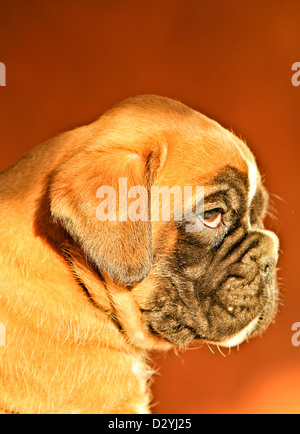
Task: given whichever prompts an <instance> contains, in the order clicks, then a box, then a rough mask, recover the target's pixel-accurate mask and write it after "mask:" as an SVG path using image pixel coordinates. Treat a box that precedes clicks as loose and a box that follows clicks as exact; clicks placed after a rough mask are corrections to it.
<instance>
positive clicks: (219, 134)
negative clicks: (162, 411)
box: [0, 96, 248, 414]
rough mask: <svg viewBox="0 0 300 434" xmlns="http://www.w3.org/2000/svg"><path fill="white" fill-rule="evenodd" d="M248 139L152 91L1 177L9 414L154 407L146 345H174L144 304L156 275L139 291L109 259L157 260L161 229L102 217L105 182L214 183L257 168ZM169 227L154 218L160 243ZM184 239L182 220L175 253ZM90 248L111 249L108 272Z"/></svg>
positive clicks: (105, 252) (2, 394)
mask: <svg viewBox="0 0 300 434" xmlns="http://www.w3.org/2000/svg"><path fill="white" fill-rule="evenodd" d="M233 143H235V144H236V145H233ZM220 144H221V146H220ZM241 147H242V148H244V145H243V144H242V142H240V140H239V139H238V138H236V137H235V136H233V135H232V134H231V133H229V132H228V131H226V130H224V129H223V128H221V127H220V126H219V125H218V124H216V123H215V122H213V121H210V120H209V119H207V118H206V117H205V116H202V115H200V114H199V113H197V112H195V111H193V110H191V109H188V108H187V107H185V106H183V105H181V104H179V103H177V102H174V101H171V100H168V99H165V98H160V97H153V96H145V97H139V98H136V99H132V100H129V101H127V102H125V103H122V104H120V105H118V106H117V107H116V108H114V109H112V110H111V111H109V112H107V113H106V114H105V115H103V116H102V117H101V118H100V119H99V120H97V121H96V122H94V123H92V124H91V125H89V126H85V127H82V128H78V129H76V130H74V131H71V132H67V133H64V134H62V135H60V136H58V137H57V138H55V139H53V140H51V141H49V142H47V143H46V144H43V145H41V146H40V147H38V148H35V149H33V150H32V151H31V152H30V153H29V154H27V155H26V156H25V157H23V159H21V160H20V161H19V162H17V163H16V164H15V165H14V166H12V167H11V168H9V169H8V170H7V171H5V172H3V173H2V174H1V175H0V221H1V225H0V273H1V274H0V278H1V290H0V322H2V323H3V324H5V325H6V333H7V336H6V346H5V347H0V408H1V411H2V412H3V413H6V412H7V413H14V412H15V413H71V414H72V413H140V412H148V411H149V404H150V394H149V390H148V386H147V382H148V380H149V378H150V376H151V374H152V372H151V369H149V367H148V365H147V360H146V357H147V352H146V351H147V350H149V349H167V348H169V347H170V344H168V343H166V342H164V341H163V340H160V339H159V338H157V337H154V336H150V334H149V332H148V331H147V330H145V329H144V327H143V324H142V322H141V318H140V317H141V313H140V311H139V309H138V307H137V306H138V305H137V301H139V303H142V301H143V299H146V298H147V293H148V292H149V291H150V290H151V286H152V285H153V278H152V275H151V273H150V274H149V270H147V269H145V272H144V273H145V275H144V276H139V275H137V276H136V277H133V279H136V281H137V282H138V280H139V279H140V280H141V283H137V284H134V287H133V289H128V288H127V287H126V285H124V284H122V279H126V278H130V275H129V276H128V274H130V273H128V272H127V271H126V270H125V271H124V273H123V274H122V276H121V277H120V279H119V280H118V279H117V278H116V276H115V274H114V273H115V272H114V271H110V268H109V266H110V264H112V263H114V268H113V269H114V270H115V269H118V267H119V266H121V265H124V267H125V266H126V267H128V269H129V270H130V269H136V268H138V267H140V266H141V264H142V265H144V264H146V263H147V261H150V259H149V257H148V256H149V255H148V251H147V250H146V249H145V246H146V245H147V244H148V243H149V237H150V235H151V234H150V233H149V228H147V227H146V224H145V225H144V226H142V227H141V231H140V232H139V234H138V237H137V234H136V233H135V229H134V225H133V224H132V223H131V222H124V223H113V222H106V223H103V222H102V223H101V222H98V221H97V219H96V218H94V217H95V213H96V207H97V204H98V203H99V200H97V198H96V190H97V188H98V187H100V185H112V186H115V187H117V180H118V179H119V177H126V178H127V179H128V180H129V182H130V184H131V185H145V186H149V185H152V184H153V183H156V184H157V185H168V186H170V187H171V186H172V185H180V186H184V185H204V183H205V182H206V181H207V180H208V179H209V178H210V177H211V176H213V175H214V174H215V172H216V171H217V170H218V169H219V168H222V167H225V165H226V164H230V165H231V166H233V167H236V168H237V169H238V170H240V171H241V172H244V173H247V170H248V166H247V162H246V161H245V159H244V158H242V156H241V152H240V148H241ZM50 212H52V215H53V216H54V218H56V219H57V221H58V223H54V222H53V220H52V218H51V215H50ZM60 218H66V219H71V220H72V228H75V229H74V231H76V234H79V235H78V237H79V238H80V237H81V238H80V239H79V238H78V239H76V240H75V242H74V240H73V238H74V237H72V236H69V235H68V234H67V233H66V231H65V230H64V228H62V226H61V224H60V223H61V221H60ZM87 220H88V221H89V222H92V223H89V224H87ZM100 225H102V226H100ZM159 225H160V224H159V223H154V224H153V227H152V233H153V234H152V236H153V244H154V245H155V244H156V243H159V242H160V241H159V238H158V230H159ZM128 233H130V234H131V244H128ZM115 234H118V236H119V240H120V239H121V240H122V245H123V247H122V246H118V245H116V243H115V242H114V239H115V238H114V237H115ZM71 235H72V233H71ZM175 242H176V233H175V232H174V231H172V229H170V233H168V234H166V247H165V249H166V254H167V251H168V245H170V246H171V245H172V243H175ZM88 243H89V245H88ZM85 248H86V249H92V250H93V252H94V251H96V249H97V248H99V249H102V250H101V255H99V256H101V260H102V261H103V262H101V264H102V265H101V267H102V268H101V267H100V268H101V272H102V275H103V279H100V276H99V274H98V272H97V271H96V270H95V268H94V267H92V266H91V265H90V264H88V263H87V261H86V257H87V250H86V251H85ZM150 266H151V264H150ZM79 281H80V282H81V283H83V284H84V285H85V287H86V288H87V290H88V293H87V292H86V291H85V290H84V289H83V288H82V286H81V285H80V284H79ZM114 319H117V322H116V321H114ZM118 323H119V324H120V325H121V326H122V328H123V330H124V331H125V332H123V333H122V332H121V331H120V329H119V328H118Z"/></svg>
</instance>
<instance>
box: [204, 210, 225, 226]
mask: <svg viewBox="0 0 300 434" xmlns="http://www.w3.org/2000/svg"><path fill="white" fill-rule="evenodd" d="M222 215H223V211H222V210H221V209H219V208H218V209H212V210H210V211H206V212H205V213H204V217H203V219H202V222H203V224H204V225H205V226H207V227H209V228H212V229H216V228H218V227H219V226H220V224H221V223H222Z"/></svg>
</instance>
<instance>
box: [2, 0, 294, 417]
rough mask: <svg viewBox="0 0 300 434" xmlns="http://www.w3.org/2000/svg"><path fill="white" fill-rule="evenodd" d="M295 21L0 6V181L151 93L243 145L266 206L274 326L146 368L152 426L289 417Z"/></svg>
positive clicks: (261, 8)
mask: <svg viewBox="0 0 300 434" xmlns="http://www.w3.org/2000/svg"><path fill="white" fill-rule="evenodd" d="M299 16H300V2H299V0H289V1H288V2H287V1H284V0H264V1H262V0H249V1H246V0H244V1H241V0H226V1H224V0H149V1H148V0H84V1H83V0H81V1H80V0H43V1H39V0H19V1H17V0H5V1H4V0H0V62H3V63H5V65H6V69H7V86H6V87H0V155H1V161H0V170H1V169H4V168H6V167H7V166H8V165H9V164H11V163H13V162H14V161H15V160H16V159H17V158H19V157H20V156H21V155H22V154H24V153H25V152H26V151H28V150H29V149H30V148H31V147H33V146H35V145H37V144H39V143H41V142H43V141H45V140H46V139H48V138H50V137H52V136H54V135H56V134H57V133H59V132H61V131H64V130H68V129H70V128H72V127H75V126H78V125H82V124H85V123H89V122H90V121H92V120H94V119H95V118H96V117H98V115H100V114H101V113H102V112H103V111H104V110H105V109H107V108H108V107H110V106H111V105H113V104H114V103H116V102H118V101H119V100H122V99H124V98H126V97H129V96H133V95H137V94H142V93H156V94H161V95H165V96H169V97H173V98H176V99H179V100H181V101H182V102H184V103H186V104H188V105H191V106H192V107H194V108H196V109H198V110H200V111H202V112H203V113H205V114H206V115H208V116H210V117H212V118H214V119H216V120H217V121H219V122H220V123H222V124H223V125H224V126H225V127H227V128H231V127H232V128H233V129H234V131H235V132H236V133H237V134H241V135H242V136H243V137H245V138H246V139H247V142H248V144H249V145H250V147H251V148H252V150H253V151H254V153H255V155H256V156H257V160H258V163H259V166H260V168H261V170H262V172H263V173H264V174H265V175H266V184H267V186H268V188H269V190H270V191H271V192H272V193H273V194H274V196H273V204H274V206H275V208H276V210H277V211H276V217H277V219H276V220H274V221H272V222H271V226H272V228H273V229H274V230H275V231H276V232H277V233H278V234H279V236H280V239H281V250H282V252H281V259H280V264H279V266H280V268H281V270H280V273H279V276H280V282H281V298H282V302H283V304H282V306H281V308H280V311H279V314H278V316H277V320H276V322H275V324H274V325H272V326H271V327H270V329H269V330H268V332H267V333H266V334H265V335H264V336H263V338H262V339H260V338H257V339H254V340H252V341H251V342H250V343H249V344H243V345H242V346H241V348H240V351H237V350H232V351H231V355H230V356H228V357H226V358H224V357H223V356H222V355H221V354H220V353H218V351H217V350H215V354H214V355H213V354H212V353H211V352H210V351H209V349H208V347H207V346H205V345H202V346H201V345H200V344H199V345H196V347H199V346H200V347H201V348H198V349H193V350H188V351H186V352H185V353H184V354H182V355H181V356H180V357H178V356H177V355H175V354H174V353H172V352H171V353H168V354H167V355H161V354H160V355H158V354H156V355H155V356H154V359H155V363H156V364H157V367H158V368H159V371H160V372H159V375H158V376H156V379H155V384H154V387H153V393H154V402H155V403H158V404H157V406H156V407H155V409H154V412H156V413H218V412H224V413H238V412H245V413H251V412H252V413H254V412H269V413H284V412H290V413H292V412H294V413H300V363H299V362H300V347H294V346H293V345H292V343H291V338H292V335H293V332H292V330H291V327H292V324H293V323H294V322H299V321H300V285H299V280H300V279H299V252H298V250H299V245H300V239H299V222H298V218H299V145H300V134H299V131H300V129H299V120H300V87H293V86H292V83H291V78H292V74H293V73H292V71H291V67H292V65H293V63H295V62H299V61H300V25H299ZM277 196H279V197H280V199H279V198H278V197H277ZM225 354H227V351H226V350H225Z"/></svg>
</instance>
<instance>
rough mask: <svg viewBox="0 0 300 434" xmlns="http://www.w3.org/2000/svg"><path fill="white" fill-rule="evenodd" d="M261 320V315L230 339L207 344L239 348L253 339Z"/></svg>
mask: <svg viewBox="0 0 300 434" xmlns="http://www.w3.org/2000/svg"><path fill="white" fill-rule="evenodd" d="M260 320H261V315H259V316H257V317H256V318H255V319H254V320H252V321H251V322H250V323H249V324H248V325H247V326H246V327H244V328H243V329H242V330H240V331H239V332H238V333H236V334H234V335H233V336H231V337H230V338H228V339H225V340H224V341H220V342H207V343H209V344H210V343H211V344H214V345H218V346H220V347H225V348H233V347H237V346H239V345H240V344H242V343H243V342H244V341H246V340H247V339H249V338H250V337H252V335H253V334H254V333H255V332H256V331H257V328H258V325H259V323H260Z"/></svg>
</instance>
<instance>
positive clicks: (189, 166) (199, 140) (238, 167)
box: [160, 112, 261, 204]
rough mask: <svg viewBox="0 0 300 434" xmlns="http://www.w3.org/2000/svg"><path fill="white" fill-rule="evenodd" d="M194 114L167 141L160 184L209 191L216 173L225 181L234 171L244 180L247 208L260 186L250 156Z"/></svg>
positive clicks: (215, 126)
mask: <svg viewBox="0 0 300 434" xmlns="http://www.w3.org/2000/svg"><path fill="white" fill-rule="evenodd" d="M194 113H195V116H193V118H190V119H189V122H188V123H185V122H182V123H181V124H180V125H178V129H177V133H176V134H174V135H173V136H172V137H170V138H169V140H168V142H169V147H168V159H167V161H166V165H165V167H164V170H163V171H162V177H161V179H160V183H164V182H165V183H167V184H169V185H170V184H171V185H180V186H181V187H184V186H185V185H192V186H207V188H208V187H209V185H211V184H212V185H213V184H214V179H215V177H216V176H217V175H218V174H219V173H221V172H222V173H223V177H224V178H225V179H224V181H226V173H228V176H229V174H230V173H232V170H233V171H235V172H237V173H239V174H240V175H241V179H243V180H244V184H245V187H246V189H247V192H248V202H249V204H250V203H251V202H252V200H253V198H254V196H255V194H256V192H257V190H258V189H259V188H260V185H261V177H260V173H259V171H258V168H257V164H256V161H255V158H254V156H253V154H252V152H251V151H250V149H249V148H248V146H247V145H246V143H245V142H244V141H243V140H241V139H239V138H238V137H237V136H236V135H234V134H233V133H231V132H230V131H228V130H226V129H225V128H223V127H222V126H220V125H219V124H218V123H217V122H215V121H212V120H211V119H209V118H207V117H206V116H204V115H201V114H200V113H198V112H194ZM226 168H230V169H232V170H228V171H226V170H225V169H226ZM228 181H230V179H228Z"/></svg>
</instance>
